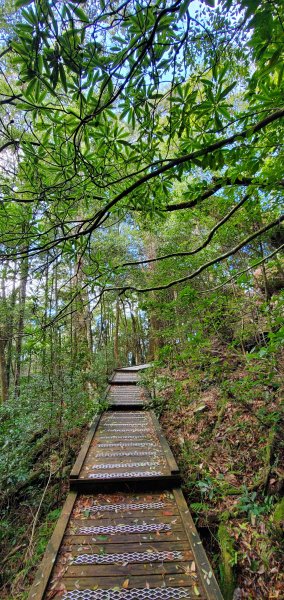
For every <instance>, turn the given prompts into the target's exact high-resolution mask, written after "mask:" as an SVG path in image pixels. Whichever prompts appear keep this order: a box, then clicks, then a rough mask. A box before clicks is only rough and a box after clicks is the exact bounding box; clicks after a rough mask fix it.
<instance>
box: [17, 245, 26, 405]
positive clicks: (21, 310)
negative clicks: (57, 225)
mask: <svg viewBox="0 0 284 600" xmlns="http://www.w3.org/2000/svg"><path fill="white" fill-rule="evenodd" d="M25 250H26V251H27V250H28V247H26V248H25ZM28 273H29V262H28V257H27V256H24V258H22V261H21V268H20V276H21V282H20V294H19V321H18V331H17V339H16V348H15V354H16V356H15V398H18V397H19V395H20V377H21V359H22V357H21V353H22V342H23V333H24V318H25V305H26V294H27V281H28Z"/></svg>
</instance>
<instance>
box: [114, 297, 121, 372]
mask: <svg viewBox="0 0 284 600" xmlns="http://www.w3.org/2000/svg"><path fill="white" fill-rule="evenodd" d="M119 318H120V308H119V299H118V298H117V300H116V306H115V328H114V343H113V353H114V360H115V364H116V365H117V366H120V361H119V335H118V334H119Z"/></svg>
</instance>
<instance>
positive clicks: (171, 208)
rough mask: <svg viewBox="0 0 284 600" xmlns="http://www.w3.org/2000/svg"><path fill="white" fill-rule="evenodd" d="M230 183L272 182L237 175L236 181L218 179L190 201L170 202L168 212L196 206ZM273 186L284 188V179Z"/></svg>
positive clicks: (261, 183) (266, 184) (244, 184)
mask: <svg viewBox="0 0 284 600" xmlns="http://www.w3.org/2000/svg"><path fill="white" fill-rule="evenodd" d="M229 185H239V186H244V187H248V186H250V185H255V186H257V187H260V188H266V187H269V186H270V185H271V184H270V183H265V182H258V181H256V180H254V179H253V178H252V177H237V179H235V180H234V181H232V179H231V178H230V177H225V178H224V179H218V180H217V181H216V183H215V185H213V186H212V187H211V188H209V189H207V190H206V191H205V192H203V193H202V194H200V196H197V197H196V198H194V199H193V200H189V201H188V202H180V203H179V204H168V205H167V206H166V208H165V210H166V211H167V212H172V211H175V210H183V209H185V208H193V207H194V206H196V205H197V204H199V203H200V202H202V201H203V200H206V198H210V196H213V195H214V194H216V192H218V190H220V189H221V188H222V187H226V186H229ZM273 187H283V188H284V179H281V180H280V181H276V182H275V183H273Z"/></svg>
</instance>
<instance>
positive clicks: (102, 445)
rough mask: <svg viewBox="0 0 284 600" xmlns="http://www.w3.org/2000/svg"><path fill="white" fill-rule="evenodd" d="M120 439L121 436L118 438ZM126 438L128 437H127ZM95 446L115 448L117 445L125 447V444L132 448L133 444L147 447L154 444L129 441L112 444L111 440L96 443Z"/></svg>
mask: <svg viewBox="0 0 284 600" xmlns="http://www.w3.org/2000/svg"><path fill="white" fill-rule="evenodd" d="M120 439H121V438H120ZM127 440H128V438H127ZM97 446H100V448H116V447H117V446H118V447H122V448H125V446H127V447H129V448H132V447H133V448H134V447H135V446H139V447H140V448H148V447H149V446H155V444H153V442H131V443H129V444H122V443H120V442H117V443H116V444H114V443H113V442H110V443H98V444H97Z"/></svg>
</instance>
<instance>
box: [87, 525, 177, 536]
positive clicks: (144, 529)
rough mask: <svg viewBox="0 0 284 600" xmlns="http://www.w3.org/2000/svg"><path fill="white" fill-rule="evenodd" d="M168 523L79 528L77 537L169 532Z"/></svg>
mask: <svg viewBox="0 0 284 600" xmlns="http://www.w3.org/2000/svg"><path fill="white" fill-rule="evenodd" d="M170 530H171V526H170V525H169V524H168V523H148V524H146V523H143V524H141V525H137V524H134V525H123V524H121V525H105V526H104V525H101V526H97V527H79V528H78V535H84V534H86V535H89V534H95V533H97V534H105V533H109V534H110V535H112V534H114V533H148V532H151V531H170Z"/></svg>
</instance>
